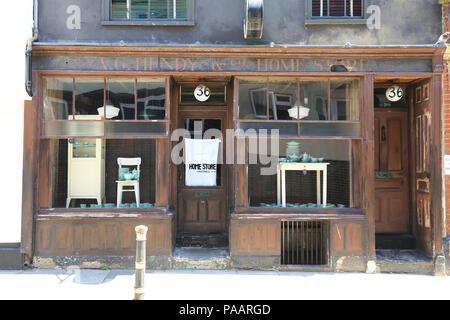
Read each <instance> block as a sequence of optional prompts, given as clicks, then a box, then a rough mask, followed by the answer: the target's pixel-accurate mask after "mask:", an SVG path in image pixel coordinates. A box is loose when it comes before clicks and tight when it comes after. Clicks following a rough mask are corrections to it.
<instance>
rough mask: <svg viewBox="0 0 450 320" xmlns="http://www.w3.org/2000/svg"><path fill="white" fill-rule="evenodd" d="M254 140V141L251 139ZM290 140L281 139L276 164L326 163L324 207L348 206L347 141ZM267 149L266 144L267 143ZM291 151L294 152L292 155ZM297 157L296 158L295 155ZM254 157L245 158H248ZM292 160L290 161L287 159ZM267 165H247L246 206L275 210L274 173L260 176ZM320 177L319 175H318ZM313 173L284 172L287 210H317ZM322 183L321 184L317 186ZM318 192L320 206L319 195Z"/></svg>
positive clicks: (348, 154)
mask: <svg viewBox="0 0 450 320" xmlns="http://www.w3.org/2000/svg"><path fill="white" fill-rule="evenodd" d="M255 141H256V140H255ZM292 142H293V141H292V140H289V139H281V140H280V144H279V150H278V152H279V161H280V162H290V161H292V162H303V161H304V162H306V163H329V165H327V208H348V207H350V142H349V141H346V140H297V142H298V143H299V144H297V145H295V146H294V144H293V143H292ZM268 144H269V146H268V148H267V149H268V150H271V149H270V143H268ZM250 150H252V148H250ZM294 150H295V152H294ZM299 154H300V158H299V156H298V155H299ZM252 157H255V155H249V158H252ZM291 159H292V160H291ZM263 167H266V168H267V167H269V166H268V165H261V164H260V163H258V164H250V165H249V166H248V190H249V193H250V194H249V195H250V206H253V207H277V206H278V201H277V174H276V173H275V174H273V175H261V168H263ZM321 177H322V178H323V176H322V175H321ZM316 183H317V172H316V171H315V170H312V171H302V170H299V171H286V204H287V207H290V208H318V205H317V200H318V199H317V196H318V194H317V185H316ZM322 186H323V184H321V187H322ZM320 190H321V198H320V206H319V207H322V202H323V198H322V197H323V194H322V189H320Z"/></svg>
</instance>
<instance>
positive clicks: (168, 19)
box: [103, 0, 194, 26]
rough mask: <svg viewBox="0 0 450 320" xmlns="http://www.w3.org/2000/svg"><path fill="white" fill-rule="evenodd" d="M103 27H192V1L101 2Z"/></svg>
mask: <svg viewBox="0 0 450 320" xmlns="http://www.w3.org/2000/svg"><path fill="white" fill-rule="evenodd" d="M103 4H104V11H103V16H104V17H103V24H104V25H149V26H152V25H193V24H194V0H103Z"/></svg>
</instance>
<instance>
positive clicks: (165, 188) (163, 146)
mask: <svg viewBox="0 0 450 320" xmlns="http://www.w3.org/2000/svg"><path fill="white" fill-rule="evenodd" d="M169 156H170V152H169V141H168V140H167V139H157V140H156V172H155V180H156V194H155V202H156V206H157V207H167V206H168V205H169V193H170V189H169Z"/></svg>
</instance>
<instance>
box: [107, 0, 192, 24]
mask: <svg viewBox="0 0 450 320" xmlns="http://www.w3.org/2000/svg"><path fill="white" fill-rule="evenodd" d="M186 5H187V17H186V19H183V20H182V19H112V17H111V0H102V25H103V26H143V27H155V26H156V27H161V26H168V27H169V26H180V27H181V26H185V27H189V26H195V0H186Z"/></svg>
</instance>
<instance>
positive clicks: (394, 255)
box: [376, 249, 433, 275]
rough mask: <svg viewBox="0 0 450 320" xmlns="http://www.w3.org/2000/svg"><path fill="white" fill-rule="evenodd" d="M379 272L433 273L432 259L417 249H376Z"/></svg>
mask: <svg viewBox="0 0 450 320" xmlns="http://www.w3.org/2000/svg"><path fill="white" fill-rule="evenodd" d="M376 253H377V267H378V269H379V272H381V273H411V274H428V275H429V274H433V260H432V259H431V258H429V257H428V256H426V255H425V254H423V253H422V252H420V251H417V250H385V249H381V250H376Z"/></svg>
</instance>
